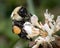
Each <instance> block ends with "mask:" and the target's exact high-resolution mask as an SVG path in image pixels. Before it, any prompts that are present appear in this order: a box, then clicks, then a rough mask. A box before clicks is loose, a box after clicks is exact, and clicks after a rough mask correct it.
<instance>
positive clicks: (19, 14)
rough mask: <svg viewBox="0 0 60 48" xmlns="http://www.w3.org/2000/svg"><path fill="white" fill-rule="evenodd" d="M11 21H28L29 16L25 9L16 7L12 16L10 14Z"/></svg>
mask: <svg viewBox="0 0 60 48" xmlns="http://www.w3.org/2000/svg"><path fill="white" fill-rule="evenodd" d="M11 18H12V20H16V21H21V20H22V19H29V15H28V12H27V9H26V8H25V7H22V6H20V7H16V8H15V9H14V10H13V12H12V14H11Z"/></svg>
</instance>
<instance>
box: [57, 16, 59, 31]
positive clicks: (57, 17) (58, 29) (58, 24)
mask: <svg viewBox="0 0 60 48" xmlns="http://www.w3.org/2000/svg"><path fill="white" fill-rule="evenodd" d="M56 30H57V31H58V30H60V16H58V17H57V20H56Z"/></svg>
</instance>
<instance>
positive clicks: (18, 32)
mask: <svg viewBox="0 0 60 48" xmlns="http://www.w3.org/2000/svg"><path fill="white" fill-rule="evenodd" d="M13 32H14V33H15V34H20V33H21V28H19V27H18V26H13Z"/></svg>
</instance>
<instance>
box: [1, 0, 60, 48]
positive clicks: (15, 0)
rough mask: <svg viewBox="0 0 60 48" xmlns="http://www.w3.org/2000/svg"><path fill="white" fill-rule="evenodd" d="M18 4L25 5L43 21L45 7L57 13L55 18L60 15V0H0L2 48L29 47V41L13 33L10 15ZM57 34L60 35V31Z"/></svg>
mask: <svg viewBox="0 0 60 48" xmlns="http://www.w3.org/2000/svg"><path fill="white" fill-rule="evenodd" d="M17 6H25V7H26V8H27V10H28V11H29V12H30V13H32V14H36V15H37V16H38V17H39V21H42V22H44V16H43V13H44V12H45V9H49V12H51V13H52V14H54V15H55V18H54V19H56V17H57V15H60V0H0V48H28V42H29V41H27V40H23V39H21V38H19V37H18V36H17V35H15V34H13V33H12V21H11V18H10V15H11V12H12V11H13V9H14V8H15V7H17ZM57 34H58V35H60V33H59V31H58V32H57Z"/></svg>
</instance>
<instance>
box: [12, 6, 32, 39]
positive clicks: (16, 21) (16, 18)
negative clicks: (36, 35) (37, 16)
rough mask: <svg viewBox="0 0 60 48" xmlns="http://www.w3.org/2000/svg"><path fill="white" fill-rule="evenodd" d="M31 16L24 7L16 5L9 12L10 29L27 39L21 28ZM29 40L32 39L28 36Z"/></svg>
mask: <svg viewBox="0 0 60 48" xmlns="http://www.w3.org/2000/svg"><path fill="white" fill-rule="evenodd" d="M31 16H32V15H31V14H30V13H28V11H27V9H26V8H25V7H23V6H20V7H16V8H15V9H14V10H13V12H12V14H11V19H12V31H13V32H14V33H15V34H17V35H18V36H19V37H21V38H24V39H29V38H27V36H26V35H27V33H26V31H25V30H24V29H23V24H24V23H25V22H26V21H29V22H30V17H31ZM29 40H32V39H31V38H30V39H29Z"/></svg>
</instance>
